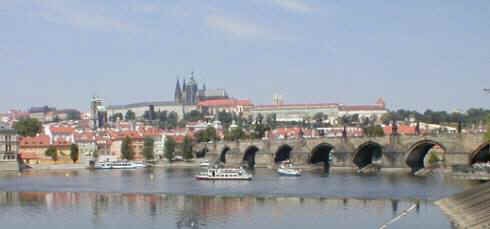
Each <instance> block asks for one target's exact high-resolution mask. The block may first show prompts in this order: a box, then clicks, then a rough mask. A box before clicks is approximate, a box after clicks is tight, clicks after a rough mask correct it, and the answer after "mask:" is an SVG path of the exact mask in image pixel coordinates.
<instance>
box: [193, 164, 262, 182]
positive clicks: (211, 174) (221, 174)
mask: <svg viewBox="0 0 490 229" xmlns="http://www.w3.org/2000/svg"><path fill="white" fill-rule="evenodd" d="M252 177H253V176H252V175H251V174H249V173H248V172H247V171H246V170H245V169H243V168H242V167H240V168H238V169H237V168H216V167H214V168H208V169H207V170H205V171H203V172H201V173H199V174H198V175H196V179H198V180H252Z"/></svg>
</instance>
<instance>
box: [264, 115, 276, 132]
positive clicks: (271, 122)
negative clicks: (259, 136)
mask: <svg viewBox="0 0 490 229" xmlns="http://www.w3.org/2000/svg"><path fill="white" fill-rule="evenodd" d="M266 122H267V125H268V126H269V128H270V129H275V128H276V127H277V114H276V113H272V114H268V115H267V117H266Z"/></svg>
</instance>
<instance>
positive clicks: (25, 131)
mask: <svg viewBox="0 0 490 229" xmlns="http://www.w3.org/2000/svg"><path fill="white" fill-rule="evenodd" d="M42 128H43V126H42V124H41V122H39V120H37V119H35V118H23V119H20V120H19V121H18V122H16V123H15V124H14V129H15V130H16V131H17V133H18V134H19V135H21V136H23V137H26V136H29V137H34V136H36V135H37V134H38V133H41V130H42Z"/></svg>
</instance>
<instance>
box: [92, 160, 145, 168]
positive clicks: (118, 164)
mask: <svg viewBox="0 0 490 229" xmlns="http://www.w3.org/2000/svg"><path fill="white" fill-rule="evenodd" d="M94 167H95V169H136V168H144V167H145V165H144V164H142V163H136V162H131V161H103V162H97V163H95V166H94Z"/></svg>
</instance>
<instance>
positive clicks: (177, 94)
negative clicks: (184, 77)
mask: <svg viewBox="0 0 490 229" xmlns="http://www.w3.org/2000/svg"><path fill="white" fill-rule="evenodd" d="M174 100H175V102H176V103H181V102H182V89H181V88H180V81H179V79H178V78H177V85H176V86H175V97H174Z"/></svg>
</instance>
